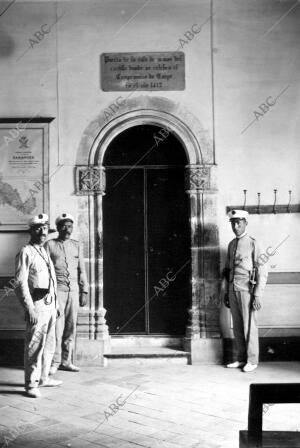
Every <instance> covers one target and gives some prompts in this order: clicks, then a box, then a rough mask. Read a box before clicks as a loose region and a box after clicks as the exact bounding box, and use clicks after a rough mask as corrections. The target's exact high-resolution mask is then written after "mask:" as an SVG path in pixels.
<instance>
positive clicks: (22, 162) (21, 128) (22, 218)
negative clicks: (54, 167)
mask: <svg viewBox="0 0 300 448" xmlns="http://www.w3.org/2000/svg"><path fill="white" fill-rule="evenodd" d="M52 120H53V118H40V117H39V118H37V117H35V118H0V232H1V231H18V230H19V231H22V230H25V229H27V222H28V220H29V218H30V217H31V216H32V215H35V214H37V213H41V212H45V213H47V212H48V209H49V123H50V122H51V121H52Z"/></svg>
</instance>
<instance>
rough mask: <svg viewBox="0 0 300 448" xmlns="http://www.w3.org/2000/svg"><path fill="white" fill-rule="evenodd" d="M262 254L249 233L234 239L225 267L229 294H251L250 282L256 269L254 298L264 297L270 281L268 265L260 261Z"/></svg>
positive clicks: (230, 244)
mask: <svg viewBox="0 0 300 448" xmlns="http://www.w3.org/2000/svg"><path fill="white" fill-rule="evenodd" d="M261 254H262V251H261V248H260V246H259V244H258V242H257V241H256V239H255V238H252V237H251V236H249V235H248V234H247V233H246V234H244V235H243V236H242V237H240V238H234V239H233V240H232V241H231V242H230V243H229V246H228V251H227V260H226V266H225V270H226V273H227V275H226V279H227V292H228V293H229V292H230V291H248V292H250V282H249V280H250V276H251V273H252V269H253V267H255V270H256V276H255V280H256V285H255V288H254V296H256V297H261V296H262V295H263V292H264V289H265V286H266V283H267V279H268V268H267V264H266V263H263V262H261V261H260V260H259V256H260V255H261Z"/></svg>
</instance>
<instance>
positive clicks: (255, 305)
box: [252, 297, 261, 311]
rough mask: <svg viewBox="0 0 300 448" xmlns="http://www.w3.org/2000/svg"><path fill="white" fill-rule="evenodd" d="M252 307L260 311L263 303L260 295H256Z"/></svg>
mask: <svg viewBox="0 0 300 448" xmlns="http://www.w3.org/2000/svg"><path fill="white" fill-rule="evenodd" d="M252 309H253V310H255V311H258V310H260V309H261V303H260V300H259V298H258V297H254V298H253V301H252Z"/></svg>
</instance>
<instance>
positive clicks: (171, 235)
mask: <svg viewBox="0 0 300 448" xmlns="http://www.w3.org/2000/svg"><path fill="white" fill-rule="evenodd" d="M147 231H148V288H149V289H148V297H149V331H150V333H167V334H177V335H183V334H184V333H185V326H186V322H187V309H188V305H189V297H190V282H189V278H190V274H189V273H190V252H189V251H190V249H189V248H190V240H189V229H188V196H187V195H186V194H185V191H184V170H183V168H178V169H175V168H171V169H154V170H151V169H149V170H147ZM176 273H177V274H176ZM175 276H176V278H175Z"/></svg>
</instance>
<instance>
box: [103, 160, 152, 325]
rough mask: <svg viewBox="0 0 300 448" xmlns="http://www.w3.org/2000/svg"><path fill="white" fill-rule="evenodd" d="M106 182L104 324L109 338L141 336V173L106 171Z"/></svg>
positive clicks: (143, 293)
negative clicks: (119, 334)
mask: <svg viewBox="0 0 300 448" xmlns="http://www.w3.org/2000/svg"><path fill="white" fill-rule="evenodd" d="M122 177H123V178H122ZM106 178H107V187H106V195H105V196H104V198H103V236H104V237H103V250H104V253H103V257H104V266H103V274H104V279H103V286H104V291H103V292H104V306H105V308H106V310H107V314H106V318H107V323H108V326H109V329H110V333H112V334H115V333H119V332H120V333H123V334H124V333H144V332H145V308H144V304H145V269H144V265H145V264H144V180H143V179H144V176H143V171H142V170H131V171H130V173H128V170H127V169H108V168H107V176H106ZM121 178H122V180H121V181H120V179H121ZM119 181H120V182H119ZM118 182H119V183H118ZM141 308H142V310H141V311H140V312H138V310H139V309H141Z"/></svg>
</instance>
